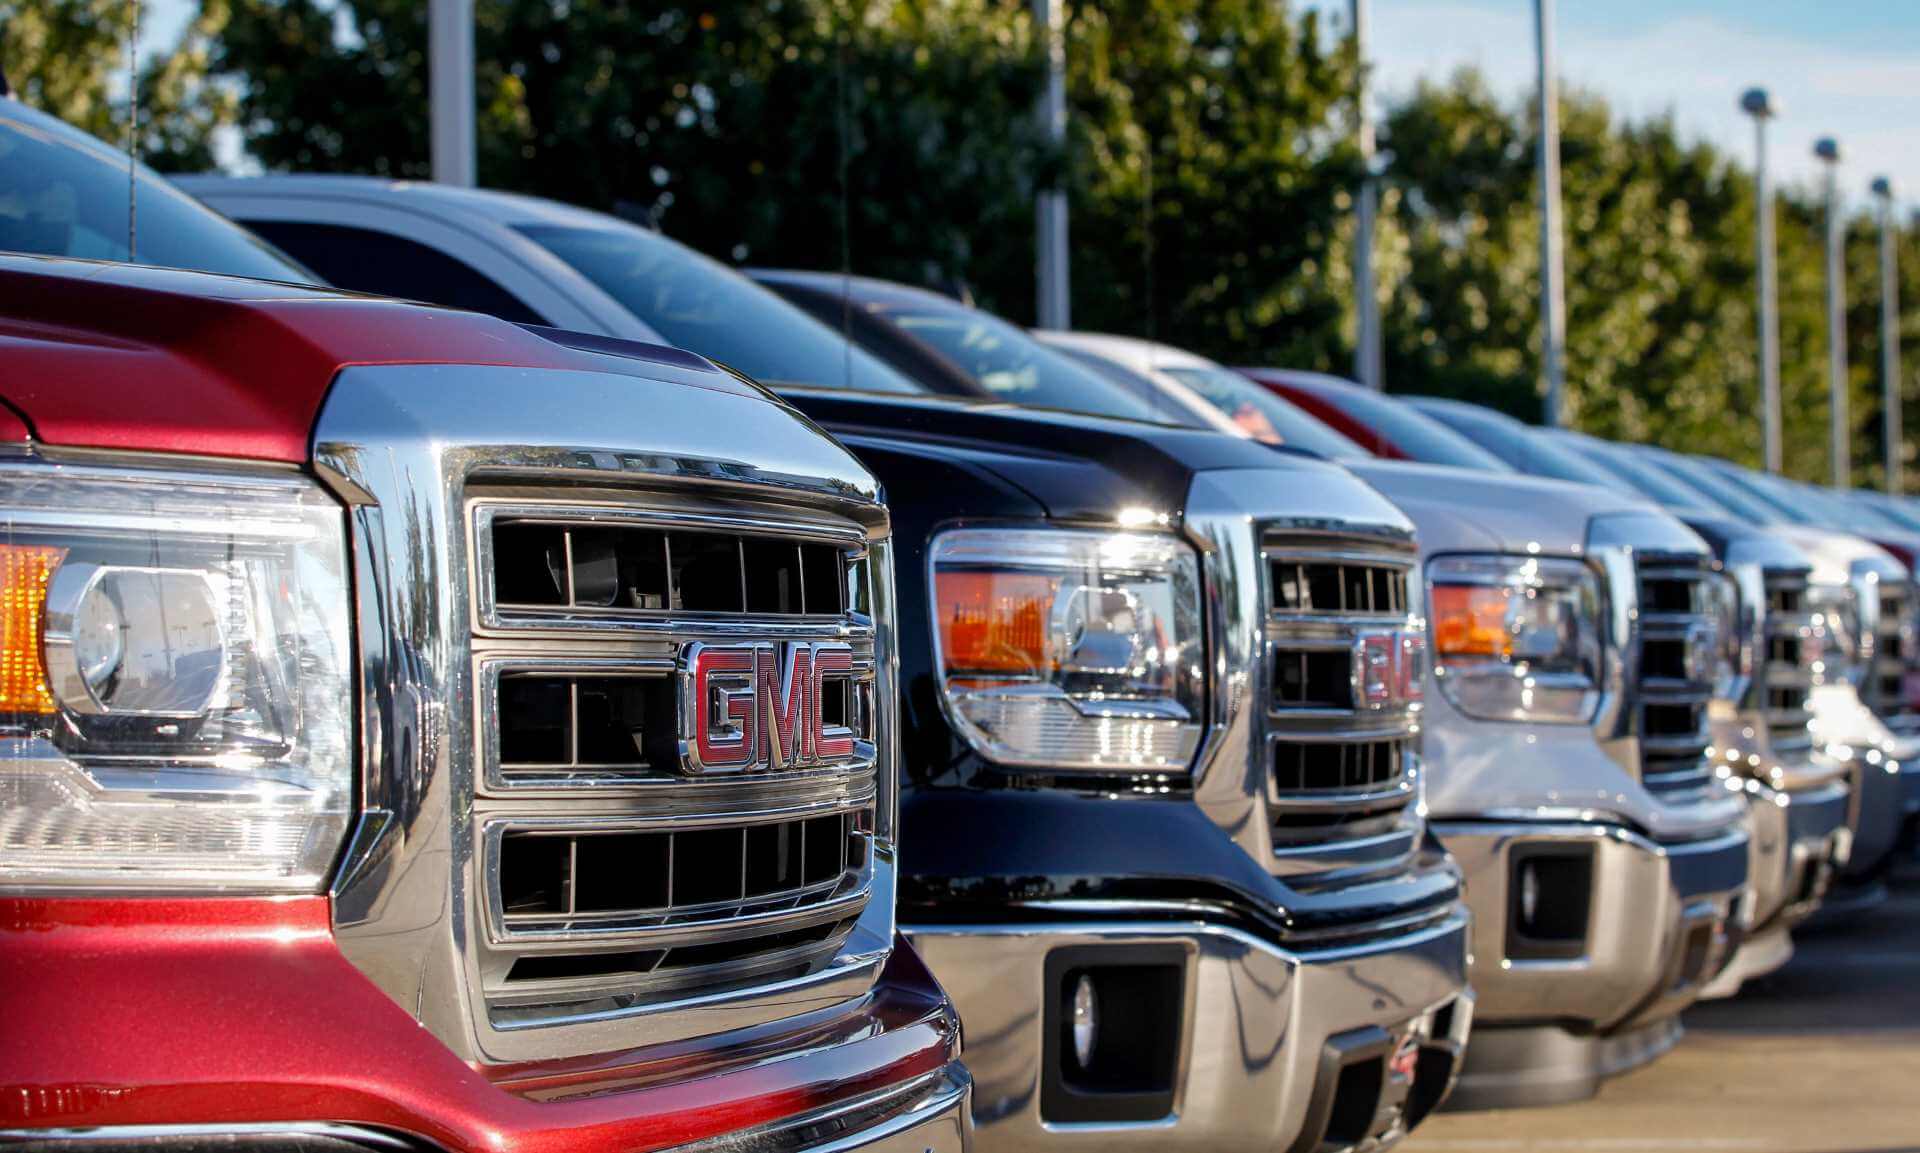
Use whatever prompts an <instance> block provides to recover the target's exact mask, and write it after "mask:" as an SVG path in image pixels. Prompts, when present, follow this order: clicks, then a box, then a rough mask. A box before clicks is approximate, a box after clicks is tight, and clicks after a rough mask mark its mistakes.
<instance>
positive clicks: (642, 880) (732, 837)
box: [500, 813, 861, 925]
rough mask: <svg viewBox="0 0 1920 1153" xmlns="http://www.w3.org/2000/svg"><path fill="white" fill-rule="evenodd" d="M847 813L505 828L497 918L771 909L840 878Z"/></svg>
mask: <svg viewBox="0 0 1920 1153" xmlns="http://www.w3.org/2000/svg"><path fill="white" fill-rule="evenodd" d="M860 832H861V830H860V829H859V827H858V825H857V823H856V818H855V816H854V815H853V814H848V813H842V814H837V815H834V816H828V817H813V818H809V819H805V820H796V821H784V822H779V823H777V824H770V825H753V826H731V827H722V828H709V829H690V830H669V831H661V832H629V833H620V832H599V831H582V832H575V833H565V832H562V833H546V832H507V833H506V834H504V835H503V836H502V838H501V844H500V872H501V889H502V892H503V893H505V894H510V896H509V897H508V898H507V921H508V923H509V924H510V925H511V924H514V923H516V922H519V921H528V920H535V919H539V920H543V921H544V920H549V919H551V918H555V917H572V916H582V915H585V916H600V917H604V916H614V915H637V916H660V917H666V918H673V917H677V916H679V915H681V914H687V913H700V912H713V911H715V910H723V909H728V910H730V909H732V908H735V907H739V906H743V905H747V904H753V905H756V906H759V905H766V906H777V905H779V904H781V903H782V902H784V901H797V900H798V899H799V898H800V897H802V896H804V895H806V894H808V893H810V892H814V891H817V890H819V889H821V888H823V887H832V886H834V885H837V884H839V883H840V881H841V880H842V879H843V875H844V874H845V873H846V871H847V867H848V862H849V860H850V859H851V857H852V854H851V853H850V852H849V849H848V846H849V844H850V843H851V842H852V841H853V840H854V839H856V838H857V837H859V836H860Z"/></svg>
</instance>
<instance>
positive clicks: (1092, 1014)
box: [1068, 973, 1100, 1072]
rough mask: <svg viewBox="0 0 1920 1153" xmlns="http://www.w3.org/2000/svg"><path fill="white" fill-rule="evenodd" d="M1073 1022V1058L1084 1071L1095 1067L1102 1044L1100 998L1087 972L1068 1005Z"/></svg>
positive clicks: (1074, 990)
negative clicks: (1095, 1059) (1070, 1003)
mask: <svg viewBox="0 0 1920 1153" xmlns="http://www.w3.org/2000/svg"><path fill="white" fill-rule="evenodd" d="M1068 1015H1069V1017H1070V1019H1071V1020H1072V1022H1073V1060H1074V1063H1075V1064H1076V1065H1078V1066H1079V1068H1080V1070H1081V1071H1082V1072H1087V1071H1089V1070H1091V1069H1092V1068H1093V1055H1094V1053H1095V1052H1096V1051H1097V1050H1098V1047H1099V1044H1100V998H1099V994H1097V993H1096V992H1095V991H1094V988H1093V978H1092V977H1090V976H1088V975H1087V974H1085V973H1082V974H1080V980H1079V981H1077V982H1076V983H1075V984H1074V987H1073V1003H1072V1005H1070V1006H1069V1007H1068Z"/></svg>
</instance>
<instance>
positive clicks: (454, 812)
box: [0, 101, 1920, 1153]
mask: <svg viewBox="0 0 1920 1153" xmlns="http://www.w3.org/2000/svg"><path fill="white" fill-rule="evenodd" d="M189 194H191V195H189ZM130 208H131V211H130ZM215 210H217V213H218V214H216V211H215ZM242 226H244V228H243V227H242ZM0 249H3V250H6V251H7V252H9V253H12V254H13V255H5V256H0V398H4V402H5V403H4V406H3V407H0V509H3V511H4V517H5V522H6V526H7V527H6V535H5V538H4V541H0V710H3V711H4V713H5V717H4V727H0V745H4V748H3V749H0V914H4V916H3V917H0V1006H4V1013H3V1014H0V1020H3V1021H4V1022H5V1023H4V1024H0V1035H4V1036H5V1037H6V1038H7V1042H6V1043H5V1044H4V1045H0V1137H4V1138H5V1139H6V1140H7V1141H10V1142H13V1143H18V1144H23V1145H24V1146H25V1147H28V1148H33V1149H45V1150H48V1151H50V1153H51V1151H54V1150H59V1151H61V1153H65V1151H67V1150H71V1149H73V1148H76V1147H100V1148H108V1149H114V1150H119V1149H123V1148H125V1149H136V1148H137V1149H169V1150H174V1149H177V1150H182V1151H185V1150H198V1149H201V1148H205V1147H211V1146H212V1145H214V1144H218V1145H220V1146H221V1147H223V1148H232V1147H236V1146H237V1147H240V1148H245V1149H259V1150H270V1151H272V1153H283V1151H285V1153H295V1151H297V1153H308V1151H314V1153H322V1151H324V1153H346V1151H350V1150H399V1149H409V1150H415V1151H416V1153H425V1151H428V1150H445V1151H449V1153H482V1151H499V1153H519V1151H528V1153H536V1151H541V1150H559V1149H567V1150H570V1151H582V1153H593V1151H597V1150H605V1151H607V1153H615V1151H619V1153H639V1151H645V1150H653V1149H664V1148H670V1147H672V1148H678V1147H694V1148H713V1149H719V1148H727V1149H741V1148H746V1149H755V1150H800V1149H809V1150H814V1149H818V1150H841V1149H862V1150H874V1151H876V1153H893V1151H896V1150H897V1151H900V1153H923V1151H936V1150H937V1151H938V1153H955V1151H959V1150H964V1149H967V1148H970V1147H971V1146H972V1144H973V1142H974V1141H975V1140H976V1139H977V1140H978V1142H979V1143H980V1145H982V1146H983V1147H986V1148H991V1149H996V1150H998V1149H1006V1150H1036V1151H1037V1150H1070V1149H1075V1148H1081V1149H1094V1148H1098V1149H1100V1150H1102V1153H1107V1151H1109V1150H1123V1149H1152V1150H1155V1151H1156V1153H1160V1151H1164V1150H1168V1149H1206V1150H1210V1151H1212V1150H1227V1149H1246V1150H1254V1149H1259V1150H1272V1149H1285V1150H1297V1151H1300V1153H1308V1151H1323V1150H1336V1149H1361V1148H1379V1147H1383V1146H1385V1145H1387V1144H1391V1143H1392V1142H1394V1141H1395V1140H1397V1139H1399V1138H1400V1137H1402V1136H1404V1135H1405V1134H1406V1133H1407V1132H1409V1131H1410V1130H1411V1129H1412V1128H1413V1127H1414V1126H1416V1125H1418V1124H1419V1123H1420V1122H1421V1120H1422V1119H1423V1118H1425V1117H1426V1116H1427V1115H1429V1114H1430V1113H1431V1112H1432V1111H1433V1110H1435V1109H1436V1108H1438V1107H1439V1106H1440V1105H1441V1104H1442V1103H1443V1102H1449V1101H1450V1102H1451V1104H1452V1105H1454V1106H1466V1107H1472V1106H1488V1105H1515V1104H1546V1103H1551V1102H1556V1101H1564V1100H1570V1099H1575V1098H1578V1097H1582V1096H1586V1095H1589V1094H1591V1093H1592V1092H1594V1091H1595V1089H1596V1087H1597V1085H1598V1083H1599V1082H1600V1080H1601V1079H1603V1078H1605V1077H1607V1076H1609V1075H1610V1074H1613V1073H1615V1072H1618V1071H1620V1070H1623V1069H1626V1068H1630V1067H1633V1066H1635V1065H1637V1064H1640V1063H1642V1062H1645V1061H1647V1060H1650V1059H1653V1058H1655V1057H1657V1056H1658V1055H1659V1054H1660V1053H1662V1052H1664V1051H1665V1050H1666V1049H1667V1048H1669V1047H1670V1046H1672V1045H1673V1044H1674V1043H1675V1042H1676V1040H1677V1039H1678V1038H1679V1036H1680V1026H1679V1023H1678V1021H1679V1014H1680V1012H1681V1010H1682V1009H1684V1008H1685V1007H1686V1006H1688V1005H1689V1004H1690V1003H1692V1002H1693V1001H1695V1000H1696V999H1698V998H1700V997H1702V996H1718V995H1731V994H1733V993H1735V992H1737V990H1738V988H1739V986H1740V984H1741V982H1742V981H1743V980H1746V979H1750V978H1752V977H1754V976H1757V975H1760V974H1763V973H1765V972H1768V971H1770V970H1772V969H1774V968H1777V967H1778V966H1779V965H1781V964H1783V963H1784V962H1785V961H1786V959H1787V958H1788V956H1789V955H1790V953H1791V949H1792V943H1791V933H1792V931H1793V930H1794V929H1795V928H1796V927H1797V926H1799V925H1801V924H1802V923H1803V922H1804V921H1805V920H1806V919H1807V918H1809V917H1812V916H1816V915H1819V916H1829V917H1831V916H1842V915H1844V913H1845V909H1846V907H1848V906H1850V905H1858V904H1860V903H1862V902H1866V901H1871V900H1872V899H1873V897H1874V893H1875V887H1876V885H1877V884H1878V882H1879V878H1880V877H1881V875H1882V874H1883V873H1884V871H1885V869H1886V868H1887V867H1888V863H1889V862H1890V861H1891V860H1892V858H1893V856H1894V854H1895V852H1896V846H1897V843H1898V841H1899V839H1900V837H1901V835H1902V831H1903V829H1904V828H1906V827H1907V826H1909V825H1911V823H1912V820H1913V814H1914V812H1915V810H1916V807H1920V755H1917V754H1920V711H1917V710H1916V703H1917V701H1920V693H1916V691H1915V690H1916V687H1920V680H1917V679H1916V674H1915V671H1914V670H1915V669H1916V667H1920V649H1916V645H1915V636H1914V610H1915V603H1916V591H1915V584H1914V581H1913V578H1912V574H1911V571H1910V568H1909V565H1910V564H1911V562H1912V561H1913V558H1914V556H1915V554H1916V552H1920V521H1917V520H1916V519H1915V514H1914V512H1913V511H1912V510H1911V509H1910V508H1908V507H1907V506H1905V505H1903V504H1901V503H1899V502H1897V501H1891V500H1889V501H1886V502H1879V503H1869V502H1867V501H1865V500H1864V499H1863V498H1856V497H1852V496H1847V495H1836V494H1831V493H1825V492H1818V491H1814V490H1810V489H1805V488H1800V487H1795V486H1792V485H1789V484H1788V483H1787V482H1784V481H1780V480H1778V479H1775V478H1767V477H1759V476H1755V475H1752V474H1748V473H1744V472H1742V471H1740V470H1738V469H1735V468H1732V467H1731V466H1726V465H1722V464H1719V463H1717V462H1711V461H1702V460H1694V459H1690V458H1685V457H1679V456H1673V455H1670V454H1665V453H1657V452H1654V451H1652V450H1646V449H1635V448H1627V447H1620V446H1613V445H1606V444H1601V443H1599V442H1593V441H1588V440H1585V439H1582V438H1579V437H1576V436H1574V435H1572V434H1564V433H1550V432H1543V431H1541V430H1537V429H1531V428H1528V427H1526V426H1524V425H1521V424H1519V423H1518V422H1515V421H1511V420H1510V419H1508V418H1505V417H1502V416H1499V415H1497V414H1494V413H1491V412H1488V411H1486V410H1482V409H1476V408H1472V407H1470V406H1465V405H1459V404H1455V403H1449V402H1429V401H1407V400H1403V399H1399V398H1392V397H1385V396H1381V395H1378V394H1375V393H1370V392H1365V391H1363V390H1360V389H1357V388H1355V387H1353V386H1351V385H1346V384H1343V383H1341V382H1338V381H1333V380H1330V379H1328V378H1324V377H1317V376H1313V375H1310V374H1301V373H1294V372H1287V371H1282V370H1277V369H1270V368H1257V369H1241V370H1236V369H1230V368H1226V367H1222V366H1220V365H1218V364H1214V363H1212V362H1210V361H1207V360H1205V359H1203V358H1201V357H1197V356H1194V355H1192V354H1189V353H1185V352H1182V351H1179V350H1176V349H1172V348H1167V347H1165V346H1161V345H1155V344H1150V343H1147V342H1142V341H1136V340H1129V339H1123V338H1114V337H1101V336H1088V335H1082V334H1074V333H1031V332H1027V331H1025V330H1023V329H1020V328H1018V327H1017V326H1014V325H1012V324H1009V323H1007V322H1005V321H1003V320H1000V319H998V318H995V317H993V316H990V315H987V314H985V313H983V312H980V311H978V310H976V309H974V308H971V307H970V306H968V305H967V304H965V303H963V302H961V301H958V300H955V299H952V298H949V297H945V296H941V295H937V294H934V293H930V292H926V291H922V290H919V289H915V288H910V287H905V286H901V285H896V284H889V283H882V282H877V281H872V280H866V279H862V278H857V277H851V276H847V275H842V274H820V273H807V272H790V271H773V270H748V271H746V272H744V273H743V272H741V271H737V270H734V269H731V268H728V267H725V266H723V265H721V264H719V263H717V262H714V261H712V260H709V259H708V258H706V257H704V256H701V255H699V254H697V253H694V252H692V251H689V250H687V249H686V248H684V247H682V246H680V245H678V244H676V243H675V242H674V241H672V240H670V239H668V238H666V237H664V236H662V235H660V234H658V233H656V232H653V231H649V230H646V229H643V228H640V227H636V226H634V225H631V224H629V223H626V222H624V221H621V220H616V219H612V218H609V217H605V216H601V215H599V214H595V213H591V212H586V211H583V210H579V209H575V208H571V207H567V206H563V205H559V204H554V203H551V202H547V201H541V200H535V199H529V198H526V197H519V196H513V195H508V194H504V193H498V192H489V191H475V190H471V189H455V188H448V187H442V186H432V185H419V184H409V183H403V182H394V181H387V180H376V179H370V178H349V177H300V176H271V177H262V178H251V179H232V178H225V177H211V176H210V177H200V178H193V179H183V180H180V181H179V182H178V183H177V185H176V184H169V183H168V182H166V181H164V180H162V179H161V178H159V177H157V176H155V175H153V174H151V173H148V172H145V171H144V170H138V169H136V170H134V171H133V172H132V173H131V174H130V173H129V169H128V166H127V162H126V158H125V157H124V155H122V154H118V153H115V152H113V151H112V150H110V149H108V148H106V147H105V146H104V145H102V144H100V143H98V142H96V141H93V140H91V139H90V138H88V137H86V136H84V135H83V134H81V133H79V132H77V131H75V130H72V129H70V128H67V127H66V126H64V125H61V124H59V123H58V122H56V121H54V120H52V119H51V118H48V117H46V116H43V115H41V114H38V113H35V112H33V111H32V110H30V109H27V108H25V107H23V106H21V105H19V104H17V103H15V102H12V101H0ZM394 298H400V299H394ZM402 300H404V301H409V302H411V303H402V302H401V301H402ZM963 1036H964V1044H963Z"/></svg>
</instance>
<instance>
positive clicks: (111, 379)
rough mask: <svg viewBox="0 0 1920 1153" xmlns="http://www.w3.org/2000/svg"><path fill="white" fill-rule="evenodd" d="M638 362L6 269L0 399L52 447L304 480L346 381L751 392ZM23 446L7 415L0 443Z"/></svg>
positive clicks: (131, 277)
mask: <svg viewBox="0 0 1920 1153" xmlns="http://www.w3.org/2000/svg"><path fill="white" fill-rule="evenodd" d="M631 351H632V352H633V356H609V355H597V354H595V353H592V352H586V351H580V350H576V349H574V348H570V347H567V346H564V345H561V344H556V343H554V342H553V341H550V340H547V339H545V338H543V337H541V336H539V335H538V334H536V333H533V332H530V331H528V330H527V329H524V328H521V327H519V326H518V325H514V324H509V323H507V322H505V321H502V320H498V319H495V318H493V317H490V316H483V315H480V314H478V313H472V312H461V311H457V310H454V309H445V308H434V307H431V306H428V305H420V304H407V303H403V302H400V301H393V300H384V299H380V298H378V297H368V296H359V295H355V294H351V293H340V292H334V291H330V290H327V289H321V288H305V287H300V286H297V285H290V284H273V283H268V282H265V281H258V280H242V279H238V278H234V277H226V276H210V275H207V274H204V273H198V272H181V271H176V270H172V269H162V268H151V267H146V266H141V265H129V264H103V263H94V262H90V261H74V260H50V259H44V258H40V257H25V256H0V398H4V399H5V401H6V402H7V403H8V404H11V405H12V406H13V408H15V409H16V410H18V412H19V413H20V415H21V416H24V417H25V418H26V421H27V423H28V425H29V426H30V429H31V433H32V435H33V437H34V438H35V439H37V440H40V441H42V442H43V443H46V444H50V445H70V446H75V447H87V448H109V449H129V450H141V451H148V452H180V453H197V454H201V455H207V456H227V457H249V458H253V459H257V460H277V461H287V462H292V463H302V464H303V463H305V462H306V460H307V456H308V440H309V438H310V436H311V434H312V430H313V423H314V419H315V417H316V416H317V415H318V414H319V411H320V405H321V403H322V401H323V400H324V399H325V397H326V393H327V388H328V386H329V385H330V384H331V383H332V382H333V378H334V375H335V374H336V373H338V372H339V371H340V370H341V369H342V368H345V367H347V366H348V365H363V364H493V365H511V366H517V367H524V368H553V369H580V370H593V371H598V372H613V373H622V374H626V375H645V376H652V377H656V378H658V377H665V378H667V379H682V378H685V377H687V376H688V375H689V374H690V373H692V374H698V379H697V383H700V384H704V385H706V386H707V387H710V388H718V389H725V390H727V391H735V392H743V391H751V390H750V389H748V387H747V386H745V385H741V384H739V383H738V382H737V381H735V380H734V378H733V377H732V376H730V375H728V374H727V373H724V372H722V371H720V370H719V369H717V368H715V367H714V366H713V365H712V364H710V363H709V362H707V361H705V360H702V359H700V358H699V357H696V356H693V355H691V354H688V353H683V352H679V351H678V350H675V349H656V348H652V347H650V346H643V345H634V346H631ZM634 356H640V357H643V358H644V359H640V360H636V359H634V358H633V357H634ZM687 382H688V383H690V384H691V383H696V381H695V380H688V381H687ZM10 428H11V429H12V430H13V435H12V436H9V435H8V430H9V429H10ZM21 431H22V430H20V429H19V427H18V424H17V422H15V421H12V420H10V419H7V418H6V417H5V415H4V414H0V439H18V437H19V433H20V432H21Z"/></svg>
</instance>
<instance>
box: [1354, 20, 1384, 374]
mask: <svg viewBox="0 0 1920 1153" xmlns="http://www.w3.org/2000/svg"><path fill="white" fill-rule="evenodd" d="M1348 14H1349V15H1350V16H1351V17H1352V20H1353V54H1354V57H1355V58H1356V60H1357V61H1358V68H1359V72H1358V75H1357V77H1356V79H1355V81H1354V102H1355V117H1356V120H1357V125H1356V126H1357V129H1358V135H1359V145H1360V163H1361V164H1363V165H1365V168H1366V175H1364V176H1362V177H1361V179H1360V198H1359V204H1358V205H1357V206H1356V209H1357V210H1356V212H1355V213H1354V222H1353V300H1354V311H1355V325H1354V328H1355V333H1354V347H1353V375H1354V379H1356V380H1358V381H1359V382H1360V383H1361V384H1364V385H1366V386H1367V387H1368V388H1371V389H1373V390H1375V391H1376V392H1377V391H1379V390H1380V389H1382V388H1384V387H1385V386H1386V382H1385V381H1383V380H1382V379H1381V377H1382V375H1383V369H1382V367H1381V349H1380V300H1379V297H1378V295H1377V293H1378V289H1376V288H1375V287H1374V283H1373V222H1374V219H1375V218H1376V217H1377V216H1378V215H1379V213H1380V185H1379V182H1378V180H1377V178H1376V173H1375V172H1374V170H1373V151H1374V140H1373V105H1372V102H1371V99H1370V97H1369V96H1368V92H1367V79H1368V77H1367V0H1350V3H1349V6H1348Z"/></svg>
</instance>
